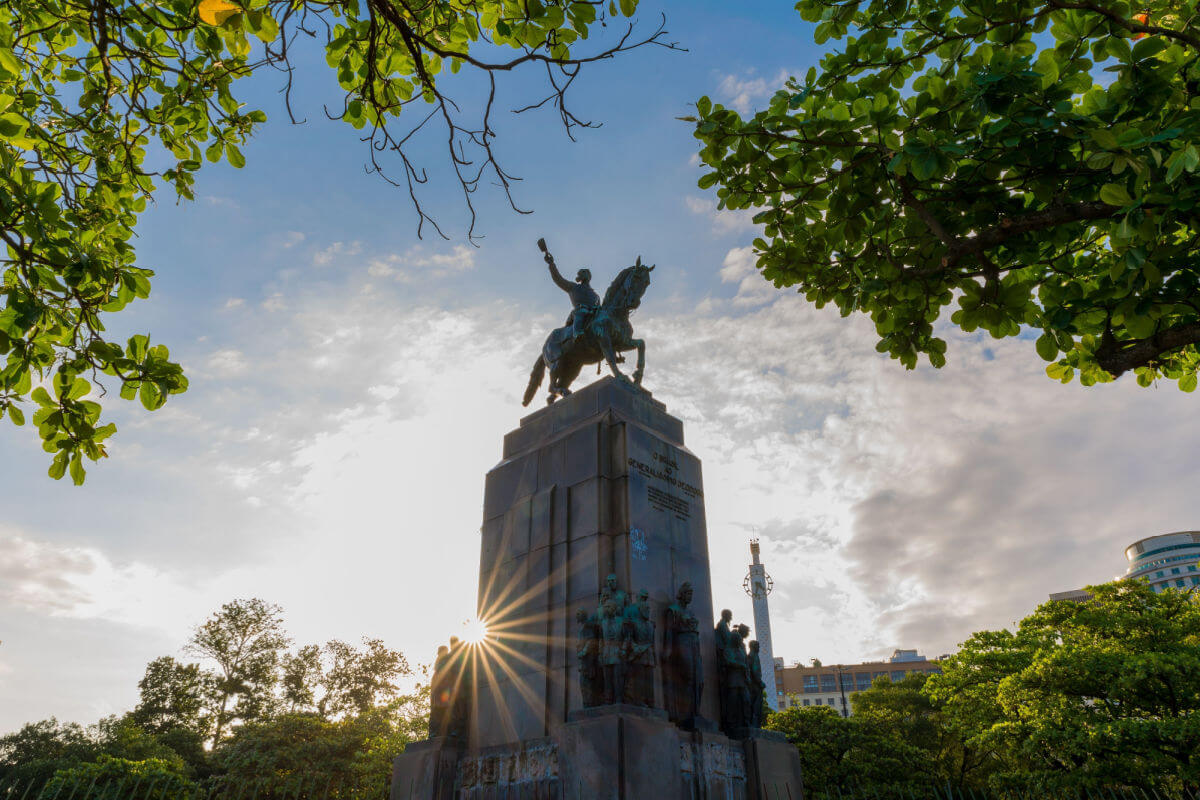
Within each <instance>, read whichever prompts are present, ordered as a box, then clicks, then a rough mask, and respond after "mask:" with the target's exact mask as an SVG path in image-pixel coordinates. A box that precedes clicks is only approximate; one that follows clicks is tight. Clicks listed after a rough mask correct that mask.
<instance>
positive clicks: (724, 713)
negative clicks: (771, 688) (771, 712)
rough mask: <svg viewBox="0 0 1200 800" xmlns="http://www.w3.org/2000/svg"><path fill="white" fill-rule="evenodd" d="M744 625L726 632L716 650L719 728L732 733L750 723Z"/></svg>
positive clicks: (747, 632) (748, 631) (748, 673)
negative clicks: (719, 713)
mask: <svg viewBox="0 0 1200 800" xmlns="http://www.w3.org/2000/svg"><path fill="white" fill-rule="evenodd" d="M749 633H750V629H749V628H747V627H746V626H745V625H738V626H737V628H735V629H734V630H732V631H730V632H729V633H728V634H726V636H727V638H726V640H725V647H723V648H718V650H717V665H718V668H719V669H720V673H721V729H722V730H723V731H725V733H727V734H730V735H732V734H733V733H734V732H735V731H737V730H738V729H739V728H746V727H749V725H750V685H749V684H750V669H749V667H748V666H747V663H746V644H745V640H746V635H747V634H749Z"/></svg>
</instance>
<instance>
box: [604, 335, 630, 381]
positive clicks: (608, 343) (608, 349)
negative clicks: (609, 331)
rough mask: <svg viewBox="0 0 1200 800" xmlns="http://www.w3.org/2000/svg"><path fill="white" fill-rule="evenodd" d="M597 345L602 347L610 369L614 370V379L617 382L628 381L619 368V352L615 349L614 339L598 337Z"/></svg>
mask: <svg viewBox="0 0 1200 800" xmlns="http://www.w3.org/2000/svg"><path fill="white" fill-rule="evenodd" d="M596 343H597V344H599V345H600V352H602V353H604V360H605V361H607V362H608V368H609V369H610V370H612V374H613V377H614V378H616V379H617V380H622V381H628V380H629V378H628V377H626V376H625V374H624V373H623V372H621V368H620V367H618V366H617V352H616V350H614V349H613V343H612V338H610V337H608V336H597V337H596Z"/></svg>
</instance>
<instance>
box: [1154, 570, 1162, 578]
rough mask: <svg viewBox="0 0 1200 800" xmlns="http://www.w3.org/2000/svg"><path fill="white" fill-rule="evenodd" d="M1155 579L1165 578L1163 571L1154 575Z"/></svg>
mask: <svg viewBox="0 0 1200 800" xmlns="http://www.w3.org/2000/svg"><path fill="white" fill-rule="evenodd" d="M1154 577H1156V578H1161V577H1163V571H1162V570H1161V569H1160V570H1159V571H1158V572H1156V573H1154Z"/></svg>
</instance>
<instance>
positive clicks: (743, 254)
mask: <svg viewBox="0 0 1200 800" xmlns="http://www.w3.org/2000/svg"><path fill="white" fill-rule="evenodd" d="M756 261H757V258H756V256H755V255H754V248H753V247H735V248H733V249H732V250H730V251H729V252H727V253H726V254H725V260H724V261H722V262H721V272H720V276H721V281H722V282H723V283H736V284H737V293H736V294H735V295H734V298H733V302H734V305H735V306H741V307H750V306H756V305H761V304H763V303H766V302H769V301H771V300H775V299H776V298H778V296H779V290H778V289H776V288H775V287H774V286H773V285H771V284H770V283H768V282H767V281H766V280H764V279H763V277H762V275H760V274H759V273H758V269H756V268H755V262H756Z"/></svg>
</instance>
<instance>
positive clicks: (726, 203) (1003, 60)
mask: <svg viewBox="0 0 1200 800" xmlns="http://www.w3.org/2000/svg"><path fill="white" fill-rule="evenodd" d="M796 8H797V9H798V11H799V13H800V15H801V16H802V17H803V18H804V19H805V20H808V21H809V22H813V23H816V30H815V38H816V42H817V43H818V44H823V43H825V42H826V41H828V40H830V39H835V40H839V41H838V43H837V44H836V45H834V46H833V49H832V51H831V52H830V53H829V54H828V55H826V56H825V57H824V58H823V59H822V61H821V65H820V69H817V68H813V69H810V70H809V71H808V73H807V75H805V76H804V77H803V78H802V79H796V78H793V79H791V80H789V81H788V83H787V86H786V88H785V89H783V90H782V91H780V92H778V93H777V94H776V95H775V96H774V97H773V98H772V100H771V101H770V105H769V107H768V108H767V109H766V110H764V111H761V112H759V113H757V114H755V115H754V116H753V117H751V118H749V119H743V118H742V117H741V116H739V115H738V114H737V113H736V112H735V111H732V110H730V109H727V108H723V107H721V106H720V105H713V104H712V102H711V101H710V100H709V99H708V98H701V99H700V100H699V102H698V103H697V108H698V112H699V113H698V116H697V117H695V118H692V119H694V121H695V122H696V132H695V133H696V137H697V138H698V139H700V140H701V142H703V148H702V150H701V158H702V160H703V162H704V163H705V164H706V165H707V166H708V167H709V168H711V170H712V171H711V172H709V173H707V174H706V175H705V176H704V177H702V178H701V179H700V186H701V187H702V188H707V187H711V186H717V187H719V188H718V192H717V193H718V196H719V198H720V205H721V206H722V207H724V208H730V209H757V210H759V213H758V214H757V216H756V217H755V219H756V220H757V221H759V222H761V223H762V224H763V225H764V236H763V237H762V238H759V239H756V240H755V242H754V247H755V251H756V253H757V257H758V268H759V269H760V270H761V272H762V275H763V277H764V278H765V279H767V280H769V281H772V282H773V283H774V284H775V285H776V286H778V287H784V286H795V287H797V288H798V290H799V291H801V292H803V293H804V295H805V296H806V297H807V298H808V299H809V300H810V301H812V302H814V303H815V304H816V305H817V306H818V307H820V306H824V305H825V304H827V303H833V304H835V305H836V306H837V307H838V309H839V310H840V311H841V313H842V314H843V315H849V314H850V313H852V312H855V311H858V312H862V313H864V314H867V315H869V316H870V317H871V319H872V320H873V322H874V323H875V328H876V331H877V332H878V335H879V343H878V345H877V349H878V350H879V351H881V352H887V353H890V354H891V356H892V357H893V358H897V359H899V360H900V361H901V362H902V363H903V364H904V365H905V366H906V367H908V368H912V367H914V366H916V363H917V360H918V356H919V355H920V354H924V355H925V357H926V358H928V360H929V362H930V363H931V364H933V365H934V366H938V367H940V366H942V365H943V364H944V363H945V361H946V356H945V353H946V342H945V341H944V340H943V339H941V338H939V337H938V336H937V335H936V333H935V323H937V322H938V321H939V320H943V319H944V318H945V317H946V316H947V315H948V316H949V322H950V323H951V324H953V325H956V326H958V327H959V328H961V329H962V330H964V331H968V332H969V331H975V330H980V329H982V330H985V331H987V332H988V333H990V334H991V335H992V336H994V337H1004V336H1016V335H1018V334H1019V333H1020V332H1021V331H1022V330H1036V331H1040V336H1039V337H1038V338H1037V342H1036V348H1035V349H1036V351H1037V353H1038V355H1040V356H1041V357H1042V358H1043V359H1045V360H1046V361H1050V362H1053V363H1051V364H1050V365H1049V366H1048V367H1047V368H1046V372H1047V374H1048V375H1049V376H1050V377H1052V378H1056V379H1059V380H1061V381H1063V382H1064V383H1065V382H1067V381H1070V380H1071V379H1072V377H1073V376H1074V375H1075V374H1076V373H1078V375H1079V379H1080V381H1081V382H1082V383H1083V384H1085V385H1091V384H1094V383H1096V382H1102V381H1110V380H1112V379H1114V378H1115V377H1118V376H1120V375H1122V374H1124V373H1127V372H1133V373H1136V375H1137V381H1138V383H1140V384H1141V385H1143V386H1146V385H1149V384H1150V383H1151V382H1153V381H1154V380H1155V379H1156V378H1159V377H1162V378H1167V379H1170V380H1174V381H1177V382H1178V385H1179V388H1180V389H1183V390H1184V391H1192V390H1193V389H1195V387H1196V382H1197V367H1198V366H1200V351H1198V350H1197V346H1196V345H1197V342H1200V268H1198V267H1197V263H1196V256H1195V253H1196V246H1197V243H1198V242H1200V215H1198V214H1197V208H1200V180H1198V179H1197V174H1196V173H1197V170H1200V94H1198V92H1200V62H1198V60H1197V59H1198V57H1200V23H1198V18H1197V3H1196V2H1195V0H1147V2H1144V3H1137V4H1133V3H1129V2H1125V0H1048V1H1047V2H1040V0H1039V1H1035V0H983V2H970V3H968V2H961V1H960V0H914V1H913V2H895V1H894V0H874V1H873V2H857V1H854V2H850V1H847V0H801V2H799V3H797V4H796ZM951 306H954V308H953V310H951V309H950V307H951Z"/></svg>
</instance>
